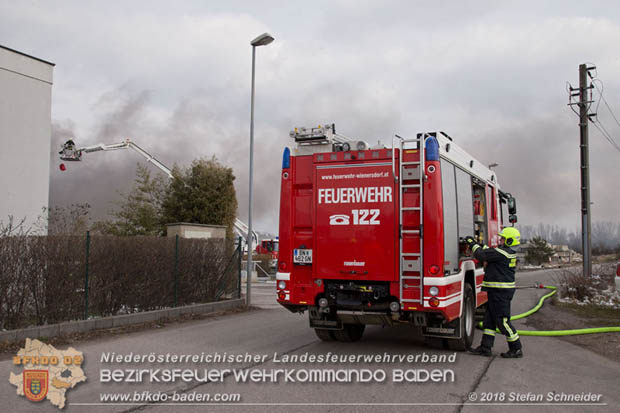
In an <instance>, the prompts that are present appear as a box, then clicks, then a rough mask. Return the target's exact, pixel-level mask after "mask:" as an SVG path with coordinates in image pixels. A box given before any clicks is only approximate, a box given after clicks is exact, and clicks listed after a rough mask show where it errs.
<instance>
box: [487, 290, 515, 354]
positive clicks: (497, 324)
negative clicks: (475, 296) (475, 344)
mask: <svg viewBox="0 0 620 413" xmlns="http://www.w3.org/2000/svg"><path fill="white" fill-rule="evenodd" d="M514 294H515V290H514V289H513V288H507V289H504V288H487V295H488V297H489V301H488V303H487V310H486V313H485V314H484V321H483V323H482V328H483V329H484V332H483V335H482V346H483V347H486V348H488V349H490V348H492V347H493V342H494V341H495V331H496V329H498V330H499V331H500V332H501V333H502V334H503V335H505V336H506V341H508V348H509V349H510V350H518V349H520V348H521V340H519V334H518V333H517V330H516V329H515V328H514V327H513V325H512V323H511V322H510V301H511V300H512V297H513V296H514Z"/></svg>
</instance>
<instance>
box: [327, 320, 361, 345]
mask: <svg viewBox="0 0 620 413" xmlns="http://www.w3.org/2000/svg"><path fill="white" fill-rule="evenodd" d="M365 329H366V324H345V325H344V326H343V329H342V330H333V333H334V337H335V338H336V340H338V341H343V342H347V343H350V342H353V341H358V340H359V339H360V338H362V336H363V335H364V330H365Z"/></svg>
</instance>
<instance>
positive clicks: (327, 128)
mask: <svg viewBox="0 0 620 413" xmlns="http://www.w3.org/2000/svg"><path fill="white" fill-rule="evenodd" d="M290 136H291V138H293V139H294V140H295V143H296V145H295V146H294V147H292V148H289V147H287V148H285V149H284V154H283V159H282V173H281V195H280V233H279V235H280V236H279V238H280V256H279V262H278V272H277V275H276V279H277V299H278V302H279V303H280V304H281V305H282V306H284V307H285V308H286V309H288V310H290V311H292V312H304V311H306V310H307V311H308V314H309V322H310V327H311V328H313V329H314V330H315V332H316V334H317V335H318V337H319V338H321V339H322V340H338V341H355V340H358V339H360V338H361V337H362V335H363V332H364V329H365V326H366V324H379V325H397V324H411V325H414V326H418V327H420V328H421V329H422V333H423V334H424V336H426V337H435V338H439V339H443V343H444V345H446V346H449V347H450V348H453V349H459V350H464V349H466V348H467V347H469V346H470V345H471V343H472V340H473V335H474V323H475V314H476V309H477V308H480V307H481V306H483V305H484V304H485V303H486V301H487V295H486V293H485V292H483V291H482V288H481V285H482V280H483V277H484V268H483V264H482V263H480V262H477V261H476V260H474V259H473V257H472V256H471V252H470V251H469V250H468V248H467V247H466V246H465V245H464V243H462V242H461V241H462V238H464V237H465V236H468V235H473V236H474V237H476V238H477V239H478V240H479V241H480V242H483V243H485V244H487V245H489V246H491V247H494V246H497V245H498V241H499V237H498V235H497V234H498V233H499V231H500V230H501V226H502V221H503V216H504V214H503V209H502V208H501V206H502V203H504V204H508V205H509V212H510V222H513V223H514V222H516V215H515V214H516V204H515V200H514V198H513V197H512V196H511V195H510V194H507V193H504V192H501V191H500V188H499V185H498V182H497V177H496V175H495V173H494V172H493V171H492V170H490V169H489V168H487V167H486V166H485V165H483V164H481V163H480V162H478V161H477V160H476V159H474V158H473V157H472V156H470V155H469V154H468V153H467V152H465V151H464V150H463V149H461V148H460V147H459V146H458V145H456V144H455V143H454V142H453V140H452V138H451V137H450V136H448V135H447V134H445V133H443V132H440V133H434V132H432V133H420V134H417V136H416V137H414V138H411V139H404V138H401V137H399V136H395V137H394V138H393V142H392V147H391V148H390V147H385V146H384V145H377V146H376V147H370V146H369V145H368V144H367V143H366V142H363V141H356V140H352V139H349V138H346V137H344V136H342V135H338V134H336V132H335V126H334V125H333V124H332V125H324V126H319V127H317V128H309V129H305V128H298V129H295V130H293V131H292V132H291V134H290Z"/></svg>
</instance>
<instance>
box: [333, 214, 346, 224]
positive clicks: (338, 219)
mask: <svg viewBox="0 0 620 413" xmlns="http://www.w3.org/2000/svg"><path fill="white" fill-rule="evenodd" d="M329 225H349V216H348V215H342V214H337V215H331V216H330V217H329Z"/></svg>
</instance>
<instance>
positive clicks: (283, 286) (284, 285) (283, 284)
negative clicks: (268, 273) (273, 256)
mask: <svg viewBox="0 0 620 413" xmlns="http://www.w3.org/2000/svg"><path fill="white" fill-rule="evenodd" d="M278 288H279V289H280V290H284V289H285V288H286V282H284V281H278Z"/></svg>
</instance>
